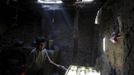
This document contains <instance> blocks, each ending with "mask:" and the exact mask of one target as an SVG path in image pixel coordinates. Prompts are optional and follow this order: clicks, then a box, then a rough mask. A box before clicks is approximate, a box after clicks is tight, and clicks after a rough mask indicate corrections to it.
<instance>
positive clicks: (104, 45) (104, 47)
mask: <svg viewBox="0 0 134 75" xmlns="http://www.w3.org/2000/svg"><path fill="white" fill-rule="evenodd" d="M103 51H104V52H105V51H106V37H104V38H103Z"/></svg>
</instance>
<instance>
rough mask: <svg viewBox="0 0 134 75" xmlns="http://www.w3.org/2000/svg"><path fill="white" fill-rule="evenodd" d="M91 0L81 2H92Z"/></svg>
mask: <svg viewBox="0 0 134 75" xmlns="http://www.w3.org/2000/svg"><path fill="white" fill-rule="evenodd" d="M92 1H93V0H82V2H92Z"/></svg>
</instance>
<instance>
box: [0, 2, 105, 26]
mask: <svg viewBox="0 0 134 75" xmlns="http://www.w3.org/2000/svg"><path fill="white" fill-rule="evenodd" d="M105 1H106V0H94V1H93V2H92V3H90V4H78V5H74V2H75V0H63V2H64V6H65V7H66V8H67V9H69V10H74V8H76V6H78V7H79V8H81V11H82V12H90V13H94V12H97V10H98V9H99V8H100V7H101V6H102V5H103V4H104V3H105ZM0 10H2V11H1V12H0V23H9V24H10V23H12V22H15V19H16V17H17V15H18V14H19V15H22V16H24V17H27V16H31V17H27V18H29V19H31V18H32V17H33V16H34V17H38V15H40V14H41V12H42V7H41V5H40V4H38V3H37V1H36V0H0Z"/></svg>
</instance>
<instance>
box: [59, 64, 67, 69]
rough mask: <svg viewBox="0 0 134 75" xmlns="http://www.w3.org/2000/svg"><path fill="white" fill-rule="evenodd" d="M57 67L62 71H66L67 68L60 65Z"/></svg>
mask: <svg viewBox="0 0 134 75" xmlns="http://www.w3.org/2000/svg"><path fill="white" fill-rule="evenodd" d="M58 67H59V68H62V69H64V70H67V68H66V67H64V66H62V65H58Z"/></svg>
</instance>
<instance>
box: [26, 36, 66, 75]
mask: <svg viewBox="0 0 134 75" xmlns="http://www.w3.org/2000/svg"><path fill="white" fill-rule="evenodd" d="M46 45H47V44H46V40H45V39H44V37H38V38H37V39H36V48H34V49H33V50H32V51H31V53H30V55H29V58H28V63H27V65H26V66H27V69H26V75H49V71H48V68H49V67H48V64H49V63H50V64H52V65H54V66H57V67H59V68H63V69H65V70H66V68H65V67H64V66H61V65H58V64H56V63H54V62H53V61H52V60H51V58H50V57H49V55H48V52H47V50H46Z"/></svg>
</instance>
